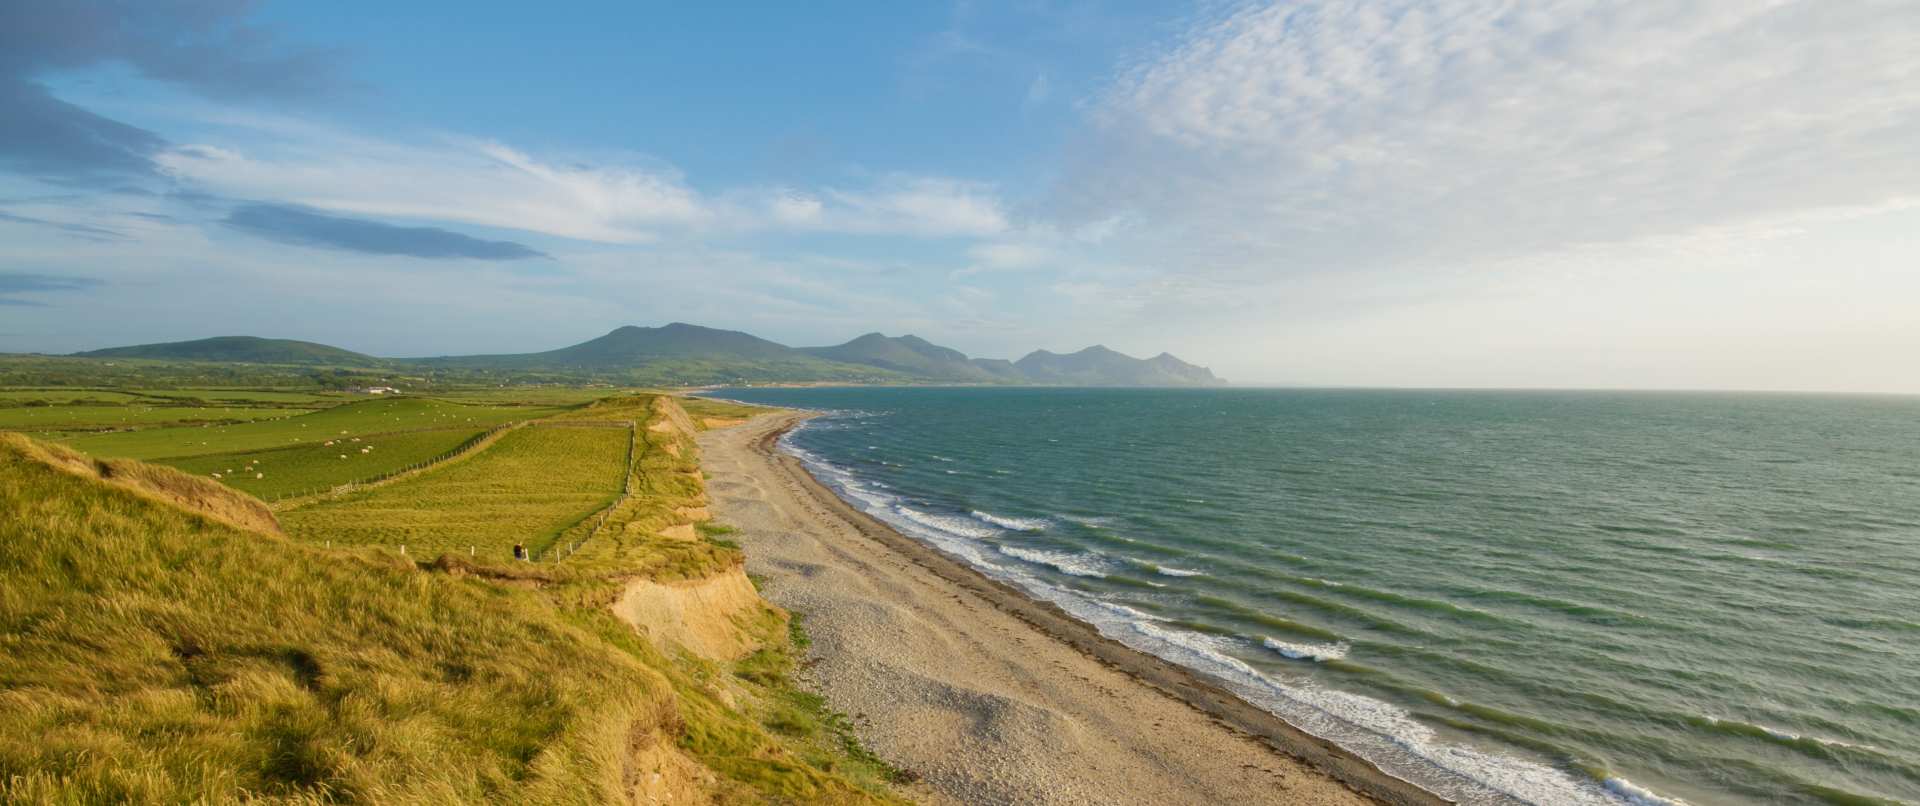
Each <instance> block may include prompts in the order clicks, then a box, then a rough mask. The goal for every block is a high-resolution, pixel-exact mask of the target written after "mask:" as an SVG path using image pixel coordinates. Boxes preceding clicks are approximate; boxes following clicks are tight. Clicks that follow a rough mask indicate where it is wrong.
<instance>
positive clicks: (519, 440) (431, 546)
mask: <svg viewBox="0 0 1920 806" xmlns="http://www.w3.org/2000/svg"><path fill="white" fill-rule="evenodd" d="M631 439H632V432H630V431H629V430H627V429H625V428H618V427H562V426H540V425H535V426H530V427H527V428H522V429H519V430H516V431H512V432H510V433H508V434H506V435H505V436H503V437H501V438H500V440H499V441H498V442H496V443H494V444H493V445H492V446H491V447H489V448H487V449H486V450H485V451H482V452H480V453H479V454H476V455H474V456H473V457H471V458H468V459H464V460H462V461H459V462H455V463H452V464H449V465H446V466H444V467H440V468H436V469H433V470H430V471H428V472H425V473H422V474H419V475H416V476H413V477H410V478H407V479H403V480H400V481H396V482H394V483H392V484H389V485H386V486H383V487H377V488H373V489H369V490H364V491H361V492H354V493H348V494H346V495H344V496H342V497H340V498H337V499H332V500H327V501H321V502H318V503H314V504H311V505H308V506H305V507H300V508H297V509H292V510H288V511H285V512H282V513H280V522H281V525H282V526H283V527H284V528H285V529H286V530H287V533H288V534H291V535H293V536H295V537H297V538H301V539H306V540H315V541H317V540H332V541H336V542H342V543H347V544H368V545H378V546H389V547H391V546H400V545H405V546H407V547H408V551H409V552H410V553H412V554H415V555H418V556H422V557H428V556H433V555H435V554H438V553H441V552H448V553H459V554H464V553H465V552H466V551H467V549H468V547H469V546H476V547H478V548H479V549H480V550H481V551H483V552H485V554H484V556H485V557H487V558H489V559H496V560H497V559H501V558H505V557H509V556H511V550H512V547H513V545H514V544H515V543H521V544H524V545H526V546H527V547H528V548H529V549H530V550H533V551H539V550H541V549H543V548H545V547H546V544H548V543H550V542H551V541H552V540H553V539H554V537H555V536H556V535H558V534H559V533H561V532H562V531H564V530H566V529H567V528H568V527H571V526H573V525H575V524H577V523H579V522H580V521H581V520H582V519H584V518H586V517H588V516H590V515H592V514H593V513H595V512H596V511H598V510H600V509H603V508H605V507H606V506H607V505H608V504H609V503H612V501H613V500H614V499H615V498H617V497H618V496H619V494H620V490H621V486H622V483H623V479H624V478H625V476H626V472H627V454H628V449H629V444H630V440H631Z"/></svg>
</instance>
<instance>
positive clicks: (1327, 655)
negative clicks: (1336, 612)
mask: <svg viewBox="0 0 1920 806" xmlns="http://www.w3.org/2000/svg"><path fill="white" fill-rule="evenodd" d="M1260 643H1262V644H1265V645H1266V646H1267V648H1268V649H1271V650H1273V651H1275V652H1278V653H1280V654H1282V655H1285V656H1287V657H1289V658H1293V659H1294V660H1310V661H1314V662H1317V663H1325V662H1327V661H1330V660H1339V659H1341V658H1344V657H1346V656H1347V649H1348V647H1347V645H1346V643H1344V642H1342V643H1338V644H1290V643H1287V642H1285V641H1276V640H1274V639H1272V638H1262V639H1260Z"/></svg>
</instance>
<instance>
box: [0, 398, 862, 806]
mask: <svg viewBox="0 0 1920 806" xmlns="http://www.w3.org/2000/svg"><path fill="white" fill-rule="evenodd" d="M574 416H576V417H590V418H599V417H604V418H608V419H628V420H630V421H632V422H635V423H636V427H635V428H634V429H633V430H632V433H633V434H634V436H633V440H634V442H635V448H636V450H635V451H634V453H633V461H632V462H630V464H629V469H628V473H629V474H630V478H629V479H628V482H627V486H628V491H627V493H626V494H625V495H624V496H623V497H621V498H620V499H618V500H616V501H615V502H614V503H612V504H611V505H610V506H609V509H608V511H607V513H606V515H605V516H604V517H602V518H601V519H600V520H599V522H598V530H597V532H596V533H594V534H592V535H591V538H590V539H585V540H584V542H583V543H581V545H580V551H579V552H578V555H577V556H576V557H570V558H568V559H566V560H564V561H561V562H557V563H540V564H533V565H528V564H507V563H491V564H490V563H488V562H480V561H475V560H472V559H469V558H466V557H462V556H459V555H457V554H454V555H447V556H440V557H433V558H429V557H420V556H407V555H402V554H399V553H398V552H395V551H391V550H388V549H383V548H378V547H371V546H359V547H351V548H335V549H329V548H325V547H323V546H324V544H323V543H322V542H321V541H320V540H318V539H316V538H317V537H318V536H317V535H300V534H296V535H295V537H294V538H289V537H287V536H286V535H284V534H282V532H281V530H280V528H279V524H278V523H277V522H276V520H275V518H274V514H273V513H271V512H270V511H268V510H267V509H266V508H265V507H264V506H263V505H261V504H260V502H258V501H257V500H255V499H252V498H250V497H248V496H246V495H244V494H242V493H239V492H236V491H233V490H231V489H229V488H227V487H224V486H222V485H220V484H218V483H215V482H213V481H210V480H208V479H205V478H202V477H198V476H190V475H187V474H185V473H181V472H178V471H175V470H172V469H170V468H166V467H160V466H155V465H146V464H142V463H139V462H134V461H130V460H117V461H113V462H99V461H96V460H93V459H91V458H90V457H87V456H85V455H83V454H79V453H77V452H74V451H71V450H69V449H66V448H62V447H59V446H54V445H49V444H46V443H40V442H35V441H33V440H30V439H28V438H26V437H24V436H21V435H17V434H0V799H3V800H5V801H8V802H35V803H39V802H51V803H77V802H99V801H136V802H236V801H252V800H270V801H276V802H287V803H321V802H380V803H424V802H436V803H438V802H477V801H495V802H508V801H511V802H541V803H583V804H584V803H625V802H636V803H637V802H652V801H658V800H673V801H688V802H722V803H734V802H739V803H752V802H790V801H797V800H807V801H820V802H841V803H861V802H874V801H880V802H886V801H892V800H894V799H895V797H894V796H893V795H892V794H891V791H890V788H889V787H888V785H887V783H886V781H887V780H888V779H890V778H893V777H897V775H898V773H897V771H893V770H890V769H888V768H886V767H885V766H884V765H883V764H880V763H879V762H878V761H877V760H874V759H872V758H871V757H870V756H866V755H865V754H864V753H863V752H861V751H860V750H859V748H858V746H857V745H856V744H854V743H852V741H851V738H850V736H849V735H848V733H847V731H846V730H845V725H844V720H843V719H840V718H838V717H837V716H836V715H833V714H831V713H829V712H827V711H826V710H825V709H824V708H823V706H822V705H821V704H820V703H819V701H818V700H817V698H810V697H808V696H807V695H805V694H804V693H801V692H799V691H798V690H797V689H795V688H794V687H793V686H792V685H791V683H790V679H789V675H790V672H791V670H792V668H793V664H794V658H795V655H796V652H797V650H796V648H795V642H796V640H804V639H803V636H801V634H799V633H798V632H797V630H796V628H795V626H794V624H793V623H792V622H791V621H790V620H789V617H788V616H787V614H785V613H784V612H782V611H780V610H778V609H777V608H774V607H772V606H771V605H768V604H766V603H765V602H764V601H762V600H759V599H758V597H757V595H756V596H752V597H751V598H750V600H749V601H747V602H745V604H741V603H739V602H736V603H735V604H736V605H738V607H736V609H735V610H734V611H732V612H729V613H728V614H726V616H725V618H723V619H721V620H719V621H717V622H716V621H714V620H713V619H707V622H708V623H707V624H706V625H705V626H704V627H703V629H706V630H708V631H712V630H715V629H720V630H726V629H732V630H736V631H737V632H738V635H737V636H734V638H737V639H738V640H737V641H734V642H733V643H731V644H728V646H730V647H732V648H733V650H734V651H730V652H727V653H723V654H721V655H720V656H717V657H714V656H707V655H703V654H702V653H700V652H696V651H693V650H690V649H689V648H688V647H686V646H683V645H682V644H680V643H678V642H675V641H672V640H667V639H666V638H665V636H670V635H673V634H674V631H673V630H672V629H670V628H671V627H673V626H674V625H672V624H663V623H655V624H651V625H649V624H645V623H642V624H637V625H635V624H629V623H627V622H623V621H622V620H620V618H619V617H617V616H616V615H615V613H614V612H613V607H614V605H615V604H617V603H618V602H620V601H621V600H622V599H623V598H625V597H626V596H627V594H628V593H629V592H631V591H633V590H634V589H636V588H637V587H644V586H659V585H664V584H677V585H684V584H694V583H697V582H698V581H700V580H705V579H713V578H719V577H722V576H733V575H738V574H740V562H739V560H740V558H739V553H738V551H737V550H736V549H733V548H732V547H730V546H728V545H726V544H725V543H724V541H718V540H715V539H714V536H715V535H717V534H718V533H719V532H721V531H723V530H722V529H719V528H715V527H705V528H702V529H701V530H700V532H699V534H696V535H695V537H694V539H692V540H687V539H684V535H681V534H678V533H676V534H675V536H673V537H663V536H661V533H662V532H665V531H668V530H671V529H673V527H675V526H678V525H687V524H692V523H694V522H696V521H698V520H701V519H702V517H703V515H704V512H703V511H702V510H701V507H700V505H701V504H703V503H704V491H703V490H702V489H701V487H700V476H699V472H698V465H697V456H696V455H695V453H694V450H695V449H694V445H693V441H692V439H691V429H692V428H693V427H694V426H693V422H692V420H690V419H689V418H688V417H687V415H686V414H685V412H683V411H681V410H680V409H679V407H678V406H677V405H675V404H674V402H673V401H672V400H671V399H668V398H665V397H636V398H628V399H623V400H619V401H608V402H607V403H606V404H602V405H599V406H595V407H590V408H589V409H585V410H581V411H580V412H579V413H578V414H576V415H574ZM662 424H665V425H664V426H662ZM608 524H612V526H611V527H609V525H608ZM629 526H632V527H633V528H628V527H629ZM574 537H575V538H576V540H578V539H581V538H588V534H587V533H585V532H582V533H580V534H576V535H574ZM300 538H304V539H300ZM649 612H651V613H652V614H653V615H654V616H655V617H656V618H658V617H661V615H660V614H661V611H659V610H657V609H656V610H654V611H649ZM666 615H667V616H668V617H678V616H682V615H689V614H684V613H681V614H675V613H673V612H668V613H667V614H666ZM714 624H718V625H720V626H718V627H715V626H714ZM650 628H652V629H650Z"/></svg>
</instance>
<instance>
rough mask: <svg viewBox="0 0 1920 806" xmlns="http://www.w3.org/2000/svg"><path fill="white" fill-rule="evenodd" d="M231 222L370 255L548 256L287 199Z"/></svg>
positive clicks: (286, 239)
mask: <svg viewBox="0 0 1920 806" xmlns="http://www.w3.org/2000/svg"><path fill="white" fill-rule="evenodd" d="M226 225H227V226H229V227H232V228H234V229H237V230H240V231H242V232H246V233H250V234H253V235H258V236H260V237H262V238H266V239H268V240H273V241H279V242H281V243H289V244H297V245H300V246H313V247H319V248H324V249H341V250H346V251H349V252H360V253H363V254H370V255H400V256H404V257H418V258H471V259H475V260H521V259H525V258H532V257H546V256H547V255H546V254H545V253H542V252H540V251H538V250H535V249H533V248H531V247H528V246H526V245H524V244H518V243H514V242H512V241H486V240H481V239H479V238H474V237H471V236H467V235H462V234H460V233H458V232H452V231H449V230H444V229H440V228H438V227H399V226H394V225H392V224H385V223H381V222H378V221H366V220H361V219H355V218H344V217H341V216H331V215H325V214H322V213H317V212H314V211H312V210H306V209H302V208H299V207H290V206H287V205H283V204H247V205H242V206H240V207H238V208H235V209H234V211H233V212H232V213H231V214H229V215H228V216H227V218H226Z"/></svg>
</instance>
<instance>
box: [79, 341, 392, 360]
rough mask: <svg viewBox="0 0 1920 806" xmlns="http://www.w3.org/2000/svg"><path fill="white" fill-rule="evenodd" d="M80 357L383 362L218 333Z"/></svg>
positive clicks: (315, 346)
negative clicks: (205, 337)
mask: <svg viewBox="0 0 1920 806" xmlns="http://www.w3.org/2000/svg"><path fill="white" fill-rule="evenodd" d="M74 355H76V356H79V357H82V358H153V359H161V360H174V361H224V362H244V363H249V364H333V365H340V366H355V367H369V366H378V365H380V364H383V363H385V362H384V361H382V360H381V359H378V358H374V357H373V356H370V355H363V354H361V353H356V352H353V351H352V350H342V349H340V348H338V347H330V346H327V345H325V344H315V343H313V342H310V341H295V340H293V339H262V338H258V337H254V336H218V337H215V338H211V339H197V340H194V341H171V342H165V343H162V344H136V345H134V346H131V347H109V348H107V349H105V350H90V351H88V352H84V353H74Z"/></svg>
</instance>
